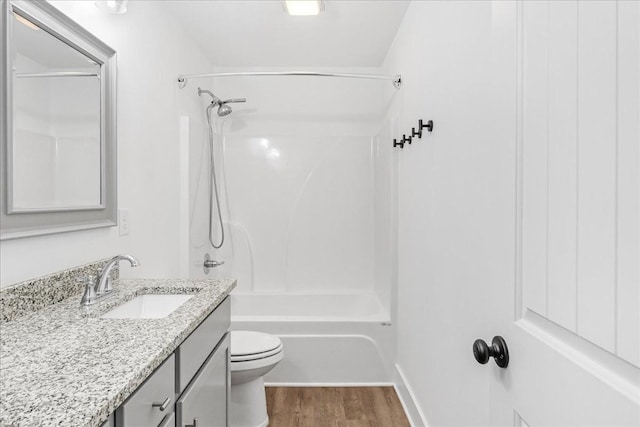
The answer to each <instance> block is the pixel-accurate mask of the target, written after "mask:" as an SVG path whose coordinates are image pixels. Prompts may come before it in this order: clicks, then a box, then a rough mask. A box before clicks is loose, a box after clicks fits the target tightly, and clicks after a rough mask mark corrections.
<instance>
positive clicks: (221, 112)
mask: <svg viewBox="0 0 640 427" xmlns="http://www.w3.org/2000/svg"><path fill="white" fill-rule="evenodd" d="M203 93H206V94H207V95H209V96H210V97H211V103H210V104H209V105H208V106H207V112H206V114H207V123H208V125H209V127H208V130H209V178H210V179H209V243H211V246H213V247H214V248H215V249H219V248H221V247H222V245H223V244H224V223H223V220H222V210H221V208H220V197H219V195H218V182H217V178H216V162H215V159H214V144H213V125H212V124H211V110H212V109H213V107H215V106H216V105H217V106H218V116H220V117H222V116H226V115H229V114H231V107H230V106H229V105H227V104H231V103H234V102H246V101H247V99H246V98H231V99H227V100H226V101H222V100H220V98H218V97H217V96H215V95H214V94H213V93H211V91H209V90H206V89H201V88H198V96H202V94H203ZM214 197H215V205H216V209H217V211H218V223H219V224H220V242H219V243H216V242H214V239H213V201H214Z"/></svg>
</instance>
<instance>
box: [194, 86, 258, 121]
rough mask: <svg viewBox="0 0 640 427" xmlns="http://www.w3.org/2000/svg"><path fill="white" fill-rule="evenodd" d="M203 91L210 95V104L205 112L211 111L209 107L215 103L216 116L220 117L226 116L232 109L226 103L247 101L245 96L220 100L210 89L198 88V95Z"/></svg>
mask: <svg viewBox="0 0 640 427" xmlns="http://www.w3.org/2000/svg"><path fill="white" fill-rule="evenodd" d="M203 93H206V94H208V95H209V96H210V97H211V104H210V105H209V107H207V112H209V111H211V108H212V107H214V106H216V105H217V106H218V116H220V117H223V116H227V115H229V114H231V111H233V110H232V109H231V107H230V106H228V105H227V104H230V103H233V102H247V98H231V99H227V100H224V101H221V100H220V98H218V97H217V96H215V95H214V94H213V93H211V91H208V90H205V89H200V88H198V96H201V95H202V94H203Z"/></svg>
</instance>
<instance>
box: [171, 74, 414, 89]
mask: <svg viewBox="0 0 640 427" xmlns="http://www.w3.org/2000/svg"><path fill="white" fill-rule="evenodd" d="M234 76H316V77H317V76H320V77H345V78H351V79H375V80H391V81H392V82H393V85H394V86H395V87H396V88H397V89H400V86H401V85H402V76H401V75H400V74H396V75H395V76H385V75H379V74H350V73H316V72H313V71H250V72H242V73H206V74H181V75H179V76H178V87H179V88H180V89H183V88H184V87H185V86H186V85H187V80H188V79H197V78H201V77H234Z"/></svg>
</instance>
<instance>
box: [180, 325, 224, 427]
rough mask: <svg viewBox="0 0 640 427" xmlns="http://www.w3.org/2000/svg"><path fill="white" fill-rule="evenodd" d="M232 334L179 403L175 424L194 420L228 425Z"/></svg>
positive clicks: (184, 424)
mask: <svg viewBox="0 0 640 427" xmlns="http://www.w3.org/2000/svg"><path fill="white" fill-rule="evenodd" d="M229 338H230V334H227V335H226V336H225V338H224V339H223V340H222V341H221V342H220V344H219V345H218V347H217V348H216V350H215V351H214V352H213V353H211V356H209V358H208V359H207V361H206V362H205V364H204V365H203V366H202V368H201V369H200V371H199V372H198V374H197V376H196V377H195V378H194V379H193V381H192V382H191V384H189V387H187V389H186V390H185V392H184V393H183V394H182V396H181V397H180V399H179V400H178V402H177V403H176V419H177V420H178V422H177V423H176V427H187V426H193V425H194V420H197V423H195V425H197V426H203V427H204V426H206V427H226V426H227V425H228V422H227V420H228V402H227V399H228V396H229V390H230V387H231V378H230V374H229V372H230V371H229V368H230V366H229V363H230V356H229Z"/></svg>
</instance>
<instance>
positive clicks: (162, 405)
mask: <svg viewBox="0 0 640 427" xmlns="http://www.w3.org/2000/svg"><path fill="white" fill-rule="evenodd" d="M170 403H171V398H170V397H167V398H166V399H165V400H164V402H162V403H152V404H151V406H152V407H154V408H158V409H160V412H162V411H164V410H165V409H167V406H169V404H170Z"/></svg>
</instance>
